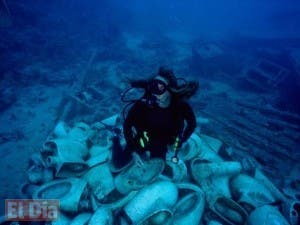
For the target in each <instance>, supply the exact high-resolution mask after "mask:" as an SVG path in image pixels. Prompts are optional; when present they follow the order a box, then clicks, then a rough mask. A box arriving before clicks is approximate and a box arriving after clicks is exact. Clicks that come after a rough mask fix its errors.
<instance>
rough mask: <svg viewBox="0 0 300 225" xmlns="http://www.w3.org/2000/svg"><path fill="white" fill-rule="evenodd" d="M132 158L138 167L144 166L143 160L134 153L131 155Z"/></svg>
mask: <svg viewBox="0 0 300 225" xmlns="http://www.w3.org/2000/svg"><path fill="white" fill-rule="evenodd" d="M132 158H133V160H134V162H135V163H136V164H137V165H138V166H140V167H143V166H144V165H145V164H144V162H143V160H142V159H141V157H140V155H139V154H137V153H136V152H133V153H132Z"/></svg>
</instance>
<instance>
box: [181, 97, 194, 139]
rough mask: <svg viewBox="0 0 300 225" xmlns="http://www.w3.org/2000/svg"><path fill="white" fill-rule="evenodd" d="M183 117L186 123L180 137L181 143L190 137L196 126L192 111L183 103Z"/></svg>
mask: <svg viewBox="0 0 300 225" xmlns="http://www.w3.org/2000/svg"><path fill="white" fill-rule="evenodd" d="M183 117H184V120H185V121H186V127H185V128H184V130H183V132H182V135H181V142H182V143H183V142H185V141H186V140H187V139H188V138H189V137H190V136H191V135H192V133H193V132H194V130H195V128H196V125H197V124H196V117H195V114H194V111H193V109H192V108H191V106H190V105H189V104H188V103H184V107H183Z"/></svg>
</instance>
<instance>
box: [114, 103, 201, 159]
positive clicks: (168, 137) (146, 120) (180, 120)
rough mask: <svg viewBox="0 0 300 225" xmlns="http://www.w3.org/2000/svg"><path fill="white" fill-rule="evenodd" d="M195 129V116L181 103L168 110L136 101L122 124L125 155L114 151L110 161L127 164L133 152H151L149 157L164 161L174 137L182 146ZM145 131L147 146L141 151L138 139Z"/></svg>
mask: <svg viewBox="0 0 300 225" xmlns="http://www.w3.org/2000/svg"><path fill="white" fill-rule="evenodd" d="M195 127H196V118H195V115H194V112H193V110H192V108H191V107H190V106H189V104H188V103H186V102H184V101H172V102H171V105H170V106H169V107H168V108H160V107H158V106H156V105H154V106H153V105H151V106H149V105H148V104H147V103H145V102H143V101H138V102H136V103H135V104H134V105H133V106H132V108H131V109H130V110H129V112H128V115H127V117H126V119H125V122H124V124H123V131H124V136H125V139H126V142H127V146H126V148H125V150H124V151H120V150H119V149H115V150H114V149H113V151H117V152H114V154H113V155H114V157H113V158H115V160H117V161H126V160H127V162H128V160H129V159H130V155H131V153H132V152H133V151H135V152H137V153H143V152H145V151H150V153H151V157H160V158H163V159H164V158H165V156H166V153H167V150H168V149H167V146H168V145H172V144H174V142H175V139H176V137H179V136H180V139H181V142H182V143H183V142H185V141H186V140H187V139H188V138H189V137H190V136H191V134H192V133H193V131H194V129H195ZM134 130H135V131H134ZM145 131H146V132H147V137H148V138H149V142H148V143H146V144H145V147H144V148H143V147H142V146H141V145H140V143H139V139H140V137H142V136H143V134H144V132H145ZM113 160H114V159H113ZM115 160H114V161H115ZM122 164H124V162H123V163H122Z"/></svg>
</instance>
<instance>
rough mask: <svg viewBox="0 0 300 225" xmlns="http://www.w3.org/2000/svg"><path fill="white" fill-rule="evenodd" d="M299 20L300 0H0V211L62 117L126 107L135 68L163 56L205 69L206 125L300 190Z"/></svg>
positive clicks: (195, 70) (200, 74)
mask: <svg viewBox="0 0 300 225" xmlns="http://www.w3.org/2000/svg"><path fill="white" fill-rule="evenodd" d="M299 27H300V2H299V1H296V0H289V1H283V0H278V1H271V0H262V1H258V0H257V1H255V0H254V1H253V0H252V1H250V0H245V1H237V0H233V1H229V2H228V1H224V0H213V1H200V0H188V1H178V0H176V1H174V0H173V1H171V0H165V1H158V0H153V1H137V0H128V1H126V2H124V1H120V0H110V1H109V0H101V1H96V0H90V1H81V0H68V1H66V0H60V1H58V0H53V1H41V0H35V1H33V0H28V1H20V0H0V112H1V113H0V124H1V125H0V165H1V172H0V180H1V186H0V188H1V189H0V198H1V200H0V201H1V204H0V213H1V214H0V215H3V214H4V199H7V198H20V197H22V195H21V193H20V192H21V191H20V186H21V185H23V184H24V183H28V176H29V172H28V169H30V168H31V166H32V165H31V164H30V157H31V156H32V154H34V153H37V152H39V150H40V149H41V148H43V144H44V142H45V141H46V140H48V139H49V138H50V137H51V134H52V132H53V129H54V128H55V126H56V124H57V123H58V122H59V121H61V120H63V121H64V122H65V123H66V124H68V125H69V126H70V127H71V126H73V125H74V124H76V123H77V122H80V121H83V122H85V123H87V124H89V125H92V124H94V123H96V122H98V121H101V120H103V119H105V118H107V117H109V116H112V115H114V114H118V113H122V110H123V108H124V107H125V103H123V102H122V101H121V94H122V92H123V91H124V90H126V89H127V88H128V87H129V83H128V79H140V78H147V77H149V76H150V75H152V74H156V73H157V71H158V68H159V67H160V66H162V65H164V66H168V67H170V68H172V69H173V71H174V72H175V74H176V76H178V77H184V78H185V79H187V80H189V79H194V80H198V81H199V83H200V89H199V91H198V93H197V94H196V95H195V96H193V97H192V98H191V99H190V104H191V105H192V107H193V109H194V111H195V114H196V116H197V118H198V128H197V129H198V132H200V133H201V134H205V135H208V136H211V137H214V138H216V139H218V140H221V141H222V143H223V144H222V147H221V152H223V153H222V154H223V156H224V157H225V156H226V157H227V158H230V159H231V160H237V161H243V160H244V159H249V160H250V159H251V160H250V161H252V162H255V165H256V166H257V168H260V169H261V170H262V171H263V172H264V173H265V174H266V175H267V177H268V178H269V179H270V180H271V181H272V182H273V184H274V185H276V186H277V187H278V188H279V190H280V191H281V192H283V194H284V196H285V197H286V198H288V199H293V200H294V201H296V202H299V201H300V199H299V198H300V163H299V162H300V153H299V147H300V103H299V102H300V101H299V99H300V30H299ZM134 97H135V96H134ZM206 120H207V121H209V122H208V123H203V122H201V121H206ZM99 139H101V140H102V141H106V139H107V136H105V135H104V136H103V137H101V138H100V137H99ZM226 157H225V158H226ZM37 184H38V185H40V184H41V182H38V183H37ZM2 202H3V203H2ZM299 208H300V207H299V203H298V204H296V205H295V209H294V211H295V212H296V213H299V212H300V209H299ZM279 209H280V210H279V211H280V212H281V213H283V210H281V208H280V207H279ZM206 213H208V211H206ZM283 214H284V216H285V217H286V219H287V220H289V219H290V218H289V217H288V215H287V214H286V213H283ZM205 218H206V219H205ZM289 222H290V224H297V223H296V222H295V223H292V222H291V221H289ZM202 223H203V224H208V223H209V220H208V219H207V217H205V216H203V218H202ZM237 224H239V223H237ZM298 224H299V219H298Z"/></svg>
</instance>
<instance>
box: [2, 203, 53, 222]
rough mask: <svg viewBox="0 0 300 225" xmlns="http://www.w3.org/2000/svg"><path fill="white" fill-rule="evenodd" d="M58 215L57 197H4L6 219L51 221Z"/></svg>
mask: <svg viewBox="0 0 300 225" xmlns="http://www.w3.org/2000/svg"><path fill="white" fill-rule="evenodd" d="M58 217H59V200H57V199H5V218H6V220H7V221H52V220H57V219H58Z"/></svg>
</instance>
